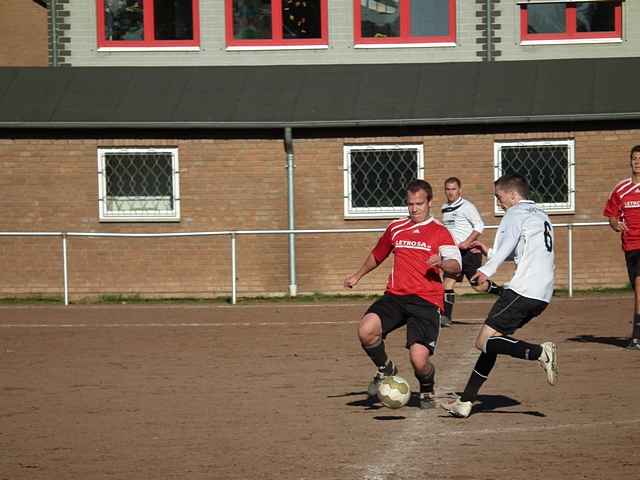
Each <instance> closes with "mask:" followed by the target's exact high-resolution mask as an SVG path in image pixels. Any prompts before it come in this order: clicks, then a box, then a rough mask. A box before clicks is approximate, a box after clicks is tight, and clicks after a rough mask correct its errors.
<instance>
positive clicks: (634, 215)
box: [604, 145, 640, 350]
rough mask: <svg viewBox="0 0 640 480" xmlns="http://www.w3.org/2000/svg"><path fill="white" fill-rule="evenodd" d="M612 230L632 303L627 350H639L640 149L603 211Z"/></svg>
mask: <svg viewBox="0 0 640 480" xmlns="http://www.w3.org/2000/svg"><path fill="white" fill-rule="evenodd" d="M604 216H605V217H608V218H609V225H610V226H611V228H612V229H613V230H614V231H616V232H619V233H620V234H621V237H622V249H623V250H624V256H625V259H626V262H627V272H628V273H629V281H630V282H631V286H632V287H633V292H634V297H635V302H634V309H633V322H632V323H633V330H632V332H631V339H630V341H629V345H628V346H627V348H629V349H632V350H640V145H636V146H635V147H633V148H632V149H631V177H630V178H625V179H624V180H622V181H620V182H618V184H617V185H616V186H615V187H614V188H613V191H612V192H611V194H610V195H609V200H607V204H606V206H605V207H604Z"/></svg>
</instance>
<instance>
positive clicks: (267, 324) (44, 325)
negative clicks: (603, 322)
mask: <svg viewBox="0 0 640 480" xmlns="http://www.w3.org/2000/svg"><path fill="white" fill-rule="evenodd" d="M482 320H483V319H481V318H467V319H464V320H461V321H466V322H471V321H482ZM357 323H359V320H346V321H339V322H334V321H329V320H327V321H314V322H255V323H254V322H166V323H160V322H148V323H4V324H0V328H144V327H154V328H162V327H173V328H176V327H178V328H218V327H272V326H279V327H283V326H285V327H286V326H300V325H302V326H313V325H352V324H357Z"/></svg>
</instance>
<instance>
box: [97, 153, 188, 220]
mask: <svg viewBox="0 0 640 480" xmlns="http://www.w3.org/2000/svg"><path fill="white" fill-rule="evenodd" d="M98 186H99V202H98V203H99V211H100V220H101V221H119V222H121V221H130V222H141V221H142V222H145V221H146V222H149V221H155V222H160V221H162V222H166V221H178V220H180V195H179V171H178V149H176V148H101V149H98Z"/></svg>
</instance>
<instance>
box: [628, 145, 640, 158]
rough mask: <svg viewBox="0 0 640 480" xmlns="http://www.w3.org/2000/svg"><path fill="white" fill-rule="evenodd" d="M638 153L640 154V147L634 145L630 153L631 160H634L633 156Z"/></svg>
mask: <svg viewBox="0 0 640 480" xmlns="http://www.w3.org/2000/svg"><path fill="white" fill-rule="evenodd" d="M636 152H640V145H634V146H633V147H631V152H629V158H633V154H634V153H636Z"/></svg>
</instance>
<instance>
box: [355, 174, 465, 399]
mask: <svg viewBox="0 0 640 480" xmlns="http://www.w3.org/2000/svg"><path fill="white" fill-rule="evenodd" d="M432 198H433V191H432V189H431V185H429V183H427V182H425V181H424V180H414V181H412V182H411V183H410V184H409V185H408V187H407V191H406V199H407V207H408V210H409V217H408V218H402V219H400V220H396V221H394V222H391V224H390V225H389V226H388V227H387V229H386V230H385V232H384V234H383V235H382V236H381V237H380V238H379V239H378V242H377V243H376V246H375V247H374V248H373V250H372V251H371V253H370V254H369V255H368V256H367V258H366V259H365V261H364V263H363V264H362V266H361V267H360V268H359V269H358V271H357V272H355V273H353V274H351V275H349V276H348V277H347V278H345V280H344V286H345V287H346V288H353V287H354V286H356V285H357V284H358V282H359V281H360V279H361V278H362V277H363V276H364V275H366V274H367V273H369V272H370V271H372V270H373V269H375V268H376V267H377V266H378V265H380V264H381V263H382V262H383V261H384V260H385V259H386V258H387V257H388V256H389V255H390V254H391V253H393V268H392V269H391V274H390V275H389V280H388V282H387V288H386V290H385V295H384V296H383V297H382V298H381V299H380V300H378V301H376V302H374V303H373V305H371V307H370V308H369V309H368V310H367V312H366V313H365V314H364V315H363V317H362V319H361V320H360V325H359V326H358V338H359V340H360V345H361V346H362V348H363V349H364V351H365V353H366V354H367V355H368V356H369V358H370V359H371V361H372V362H373V363H374V364H375V366H376V368H377V371H376V374H375V376H374V378H373V380H372V381H371V382H370V384H369V387H368V388H367V392H368V394H369V396H371V397H374V396H375V395H376V394H377V391H378V385H379V384H380V382H381V381H382V380H383V379H384V378H385V376H388V375H395V374H396V373H397V371H398V370H397V368H396V366H395V365H394V363H393V362H392V361H391V360H389V359H388V357H387V353H386V350H385V344H384V339H385V338H386V336H387V335H388V334H389V333H391V332H392V331H394V330H396V329H398V328H400V327H402V326H405V325H406V326H407V341H406V346H407V349H408V350H409V359H410V361H411V365H412V367H413V371H414V374H415V377H416V379H417V380H418V383H419V385H420V407H421V408H432V407H433V406H434V405H435V402H434V385H435V367H434V366H433V364H432V363H431V361H430V357H431V356H433V354H434V353H435V349H436V345H437V341H438V334H439V332H440V311H441V310H442V309H443V294H444V289H443V287H442V279H441V272H442V271H445V272H450V273H457V272H458V271H460V263H461V262H460V251H459V250H458V247H456V245H455V242H454V240H453V238H452V237H451V234H450V233H449V231H448V230H447V229H446V228H444V226H442V224H440V223H439V222H438V221H437V220H435V219H434V218H433V217H431V216H430V214H429V213H430V209H431V200H432Z"/></svg>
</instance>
